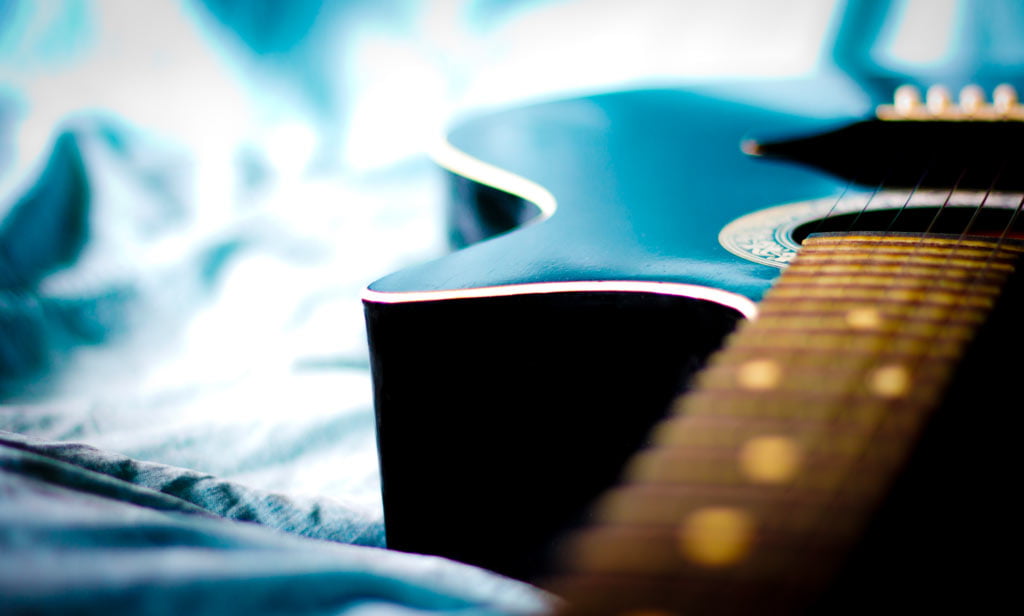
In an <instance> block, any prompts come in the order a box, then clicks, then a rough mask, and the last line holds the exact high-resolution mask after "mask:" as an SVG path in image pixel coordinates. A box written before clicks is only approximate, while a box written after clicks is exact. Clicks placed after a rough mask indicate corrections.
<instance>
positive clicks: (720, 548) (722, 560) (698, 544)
mask: <svg viewBox="0 0 1024 616" xmlns="http://www.w3.org/2000/svg"><path fill="white" fill-rule="evenodd" d="M679 540H680V546H679V547H680V549H681V550H682V553H683V555H684V556H685V557H686V558H687V559H689V560H690V561H692V562H694V563H697V564H699V565H704V566H707V567H722V566H725V565H731V564H733V563H735V562H737V561H740V560H742V559H743V558H744V557H746V555H747V554H748V553H749V552H750V548H751V547H752V546H753V543H754V518H753V516H751V515H750V514H749V513H747V512H746V511H744V510H742V509H737V508H735V507H704V508H702V509H698V510H696V511H694V512H693V513H691V514H690V515H688V516H687V517H686V519H685V520H683V523H682V525H681V526H680V529H679Z"/></svg>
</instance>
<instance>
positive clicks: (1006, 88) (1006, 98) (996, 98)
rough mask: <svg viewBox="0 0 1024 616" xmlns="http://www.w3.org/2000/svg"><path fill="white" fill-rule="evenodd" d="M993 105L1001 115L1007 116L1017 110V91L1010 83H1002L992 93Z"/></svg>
mask: <svg viewBox="0 0 1024 616" xmlns="http://www.w3.org/2000/svg"><path fill="white" fill-rule="evenodd" d="M992 105H993V106H994V107H995V108H996V112H997V113H999V114H1000V115H1007V114H1009V113H1011V112H1013V111H1015V110H1016V107H1017V90H1016V89H1015V88H1014V87H1013V86H1011V85H1010V84H1008V83H1001V84H999V85H998V86H996V89H995V90H993V91H992Z"/></svg>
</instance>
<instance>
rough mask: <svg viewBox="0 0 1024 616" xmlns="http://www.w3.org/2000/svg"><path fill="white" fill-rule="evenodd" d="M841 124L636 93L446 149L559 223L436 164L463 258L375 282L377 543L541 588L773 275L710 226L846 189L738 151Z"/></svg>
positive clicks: (547, 109)
mask: <svg viewBox="0 0 1024 616" xmlns="http://www.w3.org/2000/svg"><path fill="white" fill-rule="evenodd" d="M824 91H825V92H828V90H824ZM864 104H865V103H864V101H863V100H860V101H854V102H853V103H851V107H853V108H854V110H852V111H851V117H852V115H853V114H855V113H856V109H857V108H858V106H859V107H863V106H864ZM842 119H843V118H839V119H838V120H842ZM836 121H837V118H831V119H828V120H807V119H803V118H800V117H798V116H795V115H789V114H785V113H779V112H771V111H766V110H763V109H759V108H756V107H753V106H749V105H744V104H739V103H734V102H728V101H725V100H722V99H719V98H714V97H711V96H703V95H699V94H693V93H688V92H683V91H674V90H650V91H638V92H629V93H618V94H607V95H599V96H594V97H590V98H582V99H575V100H569V101H561V102H551V103H544V104H538V105H535V106H532V107H527V108H524V109H519V110H511V111H505V112H501V113H497V114H494V115H489V116H486V117H481V118H479V119H477V120H473V121H470V122H468V123H465V124H463V125H462V126H460V127H459V128H458V129H457V130H456V131H455V132H454V133H453V134H452V135H451V138H450V141H451V144H452V147H453V148H454V150H456V151H457V153H464V154H468V155H469V157H471V158H472V159H475V160H476V161H483V162H485V163H489V164H490V165H493V166H495V167H497V168H500V169H503V170H506V171H508V172H511V173H512V174H515V176H518V178H513V180H517V179H521V178H526V179H528V180H531V181H533V182H535V183H536V184H537V185H539V186H542V187H544V189H547V190H549V191H550V195H551V196H552V197H553V200H554V202H555V204H556V205H557V210H556V211H555V212H554V214H553V215H552V216H551V217H550V218H546V219H544V217H543V216H541V215H538V212H537V208H536V207H531V206H529V205H528V204H527V203H526V202H525V200H524V199H523V198H521V197H517V196H514V195H512V194H509V192H506V191H514V190H516V189H517V188H518V185H517V184H516V183H515V181H510V180H509V179H508V176H506V175H501V174H498V175H495V174H490V173H488V172H487V170H485V171H484V172H483V173H481V172H479V171H478V170H477V169H476V168H474V167H473V166H472V165H471V164H465V163H463V161H462V160H461V158H459V157H453V156H449V157H448V160H447V163H446V164H448V165H449V166H450V167H453V168H455V169H454V170H453V171H452V172H451V177H452V180H453V181H452V186H453V196H454V199H453V204H454V205H453V209H452V214H451V215H452V230H453V231H452V233H453V243H454V244H455V245H457V246H459V245H462V246H467V247H465V248H463V249H462V250H459V251H457V252H454V253H452V254H450V255H448V256H446V257H444V258H442V259H440V260H438V261H435V262H433V263H428V264H426V265H422V266H418V267H413V268H411V269H408V270H404V271H402V272H399V273H397V274H394V275H391V276H389V277H387V278H384V279H382V280H380V281H378V282H375V283H374V284H373V285H371V286H370V288H369V291H368V292H367V294H366V297H365V308H366V316H367V324H368V332H369V342H370V348H371V353H372V362H373V375H374V384H375V397H376V411H377V421H378V439H379V445H380V456H381V469H382V477H383V492H384V507H385V518H386V525H387V536H388V544H389V546H390V547H392V548H394V549H400V550H407V551H414V552H424V553H431V554H440V555H443V556H448V557H451V558H456V559H459V560H464V561H467V562H471V563H474V564H479V565H481V566H485V567H488V568H491V569H494V570H497V571H499V572H502V573H505V574H507V575H510V576H513V577H518V578H533V577H536V576H537V575H538V574H540V573H542V572H543V571H544V567H545V564H544V563H546V562H547V561H548V557H549V554H548V552H549V550H550V546H551V545H552V543H553V540H554V538H555V537H556V536H558V535H559V534H560V533H561V532H562V531H564V530H565V529H566V528H569V527H571V526H573V525H574V524H576V523H578V522H579V521H580V518H581V516H582V515H583V512H584V511H585V509H586V507H587V505H589V504H590V503H591V502H592V501H593V499H594V498H595V497H596V496H597V495H598V494H599V493H600V492H601V490H602V489H603V488H605V487H607V486H608V485H610V484H611V483H612V482H613V481H615V480H616V478H617V477H618V476H619V473H620V471H621V468H622V465H623V464H624V462H625V461H626V459H627V457H628V456H629V455H630V454H631V453H632V452H633V451H635V450H636V449H637V448H638V447H640V446H641V445H642V444H643V441H644V439H645V436H646V434H647V431H648V430H649V428H650V426H651V425H652V424H653V423H654V421H656V419H657V418H658V417H660V416H661V415H662V414H663V412H664V409H665V408H666V406H667V405H668V404H669V402H670V401H671V399H672V398H673V396H675V395H676V394H678V393H679V392H680V391H681V390H682V389H683V388H684V387H685V385H686V383H687V379H688V376H689V375H690V374H691V373H692V372H693V371H694V370H696V369H697V368H698V367H699V366H700V365H701V364H702V363H703V360H704V359H705V358H706V357H707V355H708V354H709V353H710V352H711V351H712V350H714V349H715V348H717V346H718V345H719V344H720V342H721V340H722V338H723V337H724V336H725V334H726V333H728V332H729V331H730V330H731V329H732V327H733V325H734V323H735V321H736V319H738V318H742V317H743V316H750V315H752V314H753V312H754V310H755V308H754V304H753V301H755V300H757V299H758V298H759V297H760V295H761V294H762V293H763V291H764V290H765V289H766V288H767V287H768V286H769V285H770V284H771V281H772V280H773V279H774V278H775V276H777V273H778V270H777V269H776V268H773V267H768V266H764V265H758V264H755V263H750V262H747V261H744V260H742V259H740V258H739V257H736V256H734V255H732V254H730V253H728V252H727V251H725V250H724V249H723V248H722V247H721V246H720V245H719V243H718V240H717V235H718V232H719V230H720V229H721V228H722V227H723V226H724V225H725V224H727V223H728V222H729V221H731V220H732V219H734V218H736V217H738V216H740V215H742V214H744V213H746V212H749V211H754V210H758V209H761V208H764V207H767V206H771V205H777V204H780V203H785V202H789V201H795V200H802V199H808V198H814V197H824V196H828V195H833V194H839V192H840V191H841V190H842V188H843V183H842V182H841V181H839V180H836V179H833V178H830V177H827V176H824V175H822V174H818V173H814V172H810V171H807V170H803V169H799V168H797V167H795V166H786V165H781V164H778V163H772V162H764V161H754V160H751V159H749V157H747V156H745V155H744V154H743V153H742V152H741V151H740V149H739V143H740V141H741V140H742V138H744V137H745V136H747V135H748V133H749V131H751V130H752V129H758V128H762V127H765V128H771V129H772V130H781V131H783V132H785V131H787V130H788V131H790V132H793V133H797V134H799V133H801V132H811V131H814V130H820V128H821V127H823V126H829V125H832V124H834V123H835V122H836ZM443 162H444V161H443ZM470 162H473V161H470ZM459 165H465V169H462V168H458V167H459ZM461 173H466V174H470V175H473V176H474V177H473V179H470V178H468V177H465V176H463V175H461ZM503 182H504V183H505V184H506V185H504V186H498V187H496V186H494V185H488V183H491V184H495V185H500V184H502V183H503ZM531 188H532V189H533V190H534V192H535V193H536V187H535V186H534V187H527V189H525V190H523V191H522V192H521V194H522V193H529V190H530V189H531ZM531 194H533V193H531ZM531 194H527V195H526V196H531ZM542 196H543V195H542ZM538 200H540V198H538ZM531 217H532V220H531ZM513 229H514V230H513ZM506 231H510V232H507V233H505V232H506ZM555 283H559V284H562V283H568V284H563V286H557V285H556V284H555ZM648 283H655V284H648ZM666 283H667V284H666ZM723 291H724V292H723Z"/></svg>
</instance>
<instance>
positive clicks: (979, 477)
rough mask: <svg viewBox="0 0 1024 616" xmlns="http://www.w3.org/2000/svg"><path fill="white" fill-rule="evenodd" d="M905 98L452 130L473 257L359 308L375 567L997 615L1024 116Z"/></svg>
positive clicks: (723, 100)
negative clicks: (400, 560)
mask: <svg viewBox="0 0 1024 616" xmlns="http://www.w3.org/2000/svg"><path fill="white" fill-rule="evenodd" d="M890 81H891V80H888V79H881V80H876V81H874V82H872V81H871V80H863V81H862V82H861V84H862V85H863V84H868V86H866V88H867V89H858V88H855V87H853V86H851V85H850V82H848V81H844V80H842V79H839V80H835V81H831V82H828V81H821V82H818V83H817V84H816V87H817V88H818V89H817V90H815V92H816V94H815V95H816V96H818V97H819V105H820V106H821V107H822V108H828V109H832V110H835V111H834V112H832V113H830V114H829V115H828V116H827V117H811V116H805V115H799V114H795V113H793V112H791V111H788V110H785V109H782V110H780V109H778V108H771V107H763V106H757V105H753V104H749V103H746V102H743V101H740V100H736V99H735V98H729V97H726V96H723V95H721V94H716V93H710V92H700V91H679V90H670V89H665V90H644V91H630V92H619V93H609V94H601V95H595V96H590V97H584V98H577V99H571V100H562V101H552V102H544V103H539V104H536V105H532V106H529V107H525V108H519V109H512V110H506V111H502V112H498V113H493V114H489V115H486V116H481V117H478V118H475V119H471V120H468V121H466V122H464V123H463V124H461V125H460V126H459V127H457V128H456V129H455V130H454V131H453V132H452V133H451V134H450V136H449V141H448V144H447V146H446V147H445V148H444V149H443V151H442V152H441V154H440V155H439V157H438V160H439V162H440V163H441V164H442V166H444V167H445V168H446V169H448V170H449V173H450V177H451V186H452V195H453V203H452V209H451V220H450V228H451V230H452V241H453V244H455V245H456V246H458V247H459V248H460V249H459V250H457V251H456V252H453V253H452V254H450V255H448V256H446V257H443V258H441V259H439V260H437V261H434V262H432V263H427V264H423V265H420V266H415V267H412V268H410V269H407V270H404V271H401V272H398V273H395V274H393V275H391V276H388V277H386V278H384V279H381V280H379V281H377V282H375V283H373V284H372V285H370V287H369V288H368V290H367V291H366V293H365V295H364V305H365V311H366V318H367V329H368V337H369V343H370V349H371V361H372V369H373V377H374V387H375V400H376V416H377V430H378V443H379V451H380V462H381V473H382V481H383V498H384V507H385V519H386V525H387V536H388V544H389V547H392V548H395V549H400V550H407V551H416V552H424V553H431V554H440V555H443V556H447V557H451V558H455V559H459V560H463V561H466V562H470V563H474V564H478V565H481V566H484V567H488V568H491V569H494V570H496V571H499V572H501V573H505V574H507V575H510V576H513V577H518V578H523V579H535V580H536V579H539V580H543V582H542V584H543V585H545V586H547V587H549V588H551V589H553V590H555V591H556V592H558V593H559V594H561V595H563V596H565V597H566V598H567V599H568V607H567V608H566V609H567V610H568V611H569V612H570V613H608V614H612V613H624V612H638V613H686V612H689V613H694V612H697V613H700V612H711V613H747V612H750V611H754V610H757V611H766V612H782V613H788V612H793V611H803V610H817V611H823V612H835V611H851V612H852V611H862V610H865V609H873V610H876V609H878V607H879V606H880V605H884V606H885V607H886V608H891V609H896V608H922V607H949V606H950V605H953V604H955V603H956V602H958V601H962V602H964V604H963V605H964V606H968V605H974V602H975V601H979V602H981V603H982V604H984V602H985V601H986V600H988V599H991V598H992V595H991V593H992V591H993V589H999V588H1002V589H1005V588H1012V585H1008V584H1006V580H1005V578H1006V576H1007V571H1008V570H1007V569H1006V568H1004V567H1002V566H1001V561H1002V560H1003V558H1004V557H1006V556H1011V557H1013V556H1015V547H1014V546H1018V547H1019V542H1017V541H1016V539H1013V540H1012V541H1011V538H1012V537H1013V536H1014V535H1019V526H1018V522H1017V521H1016V520H1015V519H1014V517H1013V516H1012V515H1011V512H1012V509H1011V508H1010V505H1009V502H1010V497H1011V495H1010V494H1008V492H1009V491H1010V488H1009V486H1011V485H1013V483H1012V482H1013V477H1014V475H1013V474H1012V471H1011V469H1013V468H1014V467H1015V466H1017V467H1019V462H1017V461H1016V460H1015V459H1014V458H1015V456H1014V454H1013V452H1014V450H1015V449H1016V447H1017V444H1016V440H1017V436H1016V435H1017V434H1019V433H1018V432H1016V431H1014V430H1013V429H1012V427H1011V424H1013V425H1015V422H1016V421H1017V420H1016V413H1014V410H1015V409H1016V408H1017V406H1019V404H1018V403H1017V402H1015V400H1014V397H1013V394H1015V393H1016V392H1015V391H1014V387H1013V384H1014V377H1015V367H1014V365H1013V362H1012V361H1008V360H1006V359H1004V357H1003V356H1002V355H1001V353H1003V352H1005V350H1006V349H1015V348H1018V347H1017V344H1018V343H1019V342H1021V339H1022V333H1024V331H1022V328H1021V327H1020V326H1019V323H1017V322H1016V321H1018V319H1017V318H1016V315H1017V314H1019V313H1020V312H1019V309H1020V307H1021V298H1020V294H1019V291H1018V287H1019V285H1018V284H1017V277H1018V276H1017V274H1016V271H1017V263H1018V256H1019V254H1020V253H1021V252H1022V247H1021V245H1020V243H1019V239H1020V229H1021V227H1022V226H1024V219H1022V217H1021V216H1020V213H1021V209H1022V204H1024V195H1022V194H1021V192H1020V191H1021V190H1022V189H1024V181H1022V179H1024V175H1022V173H1021V170H1022V169H1024V157H1022V155H1021V154H1020V153H1018V151H1017V150H1018V148H1017V147H1016V145H1015V144H1016V143H1018V141H1017V140H1016V136H1017V135H1018V134H1019V133H1020V131H1021V124H1019V120H1020V118H1021V117H1024V114H1022V112H1021V109H1020V106H1019V105H1018V104H1017V102H1016V99H1015V95H1014V91H1013V90H1012V89H1011V88H1010V87H1008V86H1001V87H999V88H998V89H993V88H994V86H995V83H993V82H988V81H986V79H982V80H981V81H982V83H983V84H984V85H985V86H986V90H979V89H977V88H974V87H968V88H966V89H964V90H963V92H962V94H961V97H960V98H959V100H953V98H952V97H951V95H949V94H948V93H947V91H946V90H943V89H941V88H932V89H930V90H928V94H927V96H926V98H927V101H925V102H922V101H919V100H918V99H917V98H916V97H915V95H914V91H913V90H909V89H904V90H900V91H899V93H898V95H897V96H896V99H895V100H894V101H892V100H883V98H882V96H881V95H879V94H878V93H877V90H878V89H881V90H888V94H887V98H888V97H891V96H892V91H891V89H889V87H890V86H891V83H890ZM879 84H880V85H879ZM954 85H959V84H954ZM778 88H780V86H779V85H777V84H773V85H766V86H764V91H763V92H757V91H756V88H755V91H754V92H753V94H752V95H751V96H752V99H757V98H758V97H759V96H760V95H761V94H764V95H765V96H764V98H767V97H768V95H770V94H774V93H775V92H777V90H778ZM806 91H807V90H803V92H806ZM989 93H991V94H989ZM759 130H760V131H763V134H764V135H770V136H767V137H758V136H757V131H759ZM666 409H668V411H666ZM623 468H626V470H625V471H623ZM570 529H581V530H575V531H571V532H570ZM567 533H568V534H567ZM560 537H568V538H566V539H558V538H560ZM1009 571H1012V570H1009ZM975 607H977V606H975Z"/></svg>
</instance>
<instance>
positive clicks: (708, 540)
mask: <svg viewBox="0 0 1024 616" xmlns="http://www.w3.org/2000/svg"><path fill="white" fill-rule="evenodd" d="M1021 252H1022V249H1021V247H1020V246H1018V245H1016V244H1006V243H1003V244H1001V243H1000V242H999V241H998V240H997V239H995V238H993V239H991V240H989V239H986V238H970V239H957V238H942V237H929V238H920V237H913V236H904V235H883V234H879V235H869V234H853V235H850V236H846V237H844V236H842V235H840V234H829V235H823V236H812V237H810V238H808V239H807V240H806V241H805V242H804V246H803V248H802V250H801V252H800V253H799V255H798V256H797V258H796V259H795V260H794V262H793V263H792V264H791V265H790V267H789V268H788V269H787V270H786V271H785V272H784V273H783V275H782V276H781V277H780V279H779V281H778V283H777V284H776V285H775V287H774V288H773V289H772V290H771V291H769V293H768V294H767V295H766V297H765V299H764V301H763V302H762V307H761V318H760V319H758V320H754V321H751V322H747V323H744V324H743V325H741V327H740V328H739V329H738V330H737V332H735V333H734V334H732V335H731V336H730V337H729V338H728V340H727V341H726V344H725V345H724V347H723V349H722V350H721V351H719V352H718V353H716V354H715V355H714V356H713V357H712V358H711V360H710V361H709V364H708V366H707V368H706V369H705V370H704V371H702V372H701V373H700V374H699V375H698V376H697V377H696V378H695V379H694V382H693V385H692V391H691V392H689V393H688V394H686V395H684V396H682V397H680V398H679V399H678V400H676V401H675V402H674V403H673V404H672V407H671V409H670V410H669V413H668V414H667V416H666V418H665V419H664V420H662V422H661V423H660V424H659V425H658V426H656V427H655V429H654V430H653V431H652V433H651V438H650V442H651V444H650V446H649V447H648V448H647V449H645V450H644V451H641V452H640V453H638V454H637V455H636V456H634V458H633V460H632V461H631V463H630V464H629V466H628V468H627V470H626V473H625V479H624V481H623V483H622V484H621V485H620V486H618V487H616V488H613V489H612V490H610V491H609V492H608V493H607V494H605V495H604V497H602V499H601V500H600V502H599V503H598V504H597V506H596V507H595V509H594V511H593V516H592V519H593V523H592V524H591V526H589V527H588V528H586V529H584V530H582V531H579V532H578V533H576V534H575V535H573V536H572V537H571V538H570V539H569V540H567V542H566V544H565V545H564V549H563V557H564V558H563V564H564V566H563V569H562V570H561V572H560V573H559V574H558V575H557V576H556V577H555V578H553V579H552V580H551V581H550V584H549V587H550V588H552V589H553V590H554V591H555V592H558V593H560V594H562V595H563V596H565V597H566V598H567V599H568V601H569V603H568V607H566V609H565V610H564V611H565V612H566V613H568V614H634V615H639V614H658V615H660V616H665V615H668V614H686V613H693V612H700V611H702V610H703V609H705V608H707V607H708V606H710V605H714V606H715V613H746V612H747V611H750V610H751V609H754V608H755V607H756V609H757V610H758V611H769V612H772V611H790V610H793V609H799V608H801V607H804V606H807V605H808V604H809V602H811V601H812V600H813V599H814V597H815V596H816V595H817V594H818V593H820V592H822V591H823V589H824V588H825V586H826V585H827V584H828V581H829V579H830V578H831V576H832V575H833V573H834V572H835V571H836V570H837V569H838V567H840V565H841V564H842V562H843V559H844V556H845V555H846V554H848V553H849V552H850V550H851V549H853V547H854V546H855V544H856V542H857V538H858V537H859V535H860V533H861V531H862V530H863V528H864V527H865V525H866V524H867V523H868V521H869V520H870V519H871V515H872V512H873V511H875V510H876V509H877V507H878V506H879V504H880V503H881V502H882V501H883V500H884V498H885V495H886V493H887V491H888V489H889V487H890V486H891V484H892V482H893V480H894V478H895V477H896V476H897V475H898V474H899V472H900V469H901V468H902V465H903V464H904V463H905V461H906V460H907V458H908V456H909V455H910V453H911V450H912V447H913V444H914V443H915V442H916V439H917V436H918V435H919V434H920V433H921V431H922V429H923V427H924V426H925V425H926V423H927V421H928V417H929V415H930V413H931V411H932V410H933V409H934V408H935V407H936V406H937V405H938V403H939V402H940V401H941V399H942V394H943V391H944V390H945V388H946V386H947V384H948V383H949V381H950V380H951V378H952V376H953V373H954V370H955V368H956V364H957V362H958V360H959V359H960V358H961V357H962V356H963V353H964V351H965V348H966V347H967V345H968V344H969V343H970V341H971V340H972V339H973V338H974V336H975V335H976V332H977V329H978V327H979V326H980V325H981V324H982V323H983V322H984V320H985V318H986V316H987V314H988V313H989V311H990V310H991V308H992V306H993V305H994V303H995V302H996V300H997V299H998V296H999V294H1000V293H1001V290H1002V288H1003V287H1004V286H1005V283H1006V281H1007V279H1008V277H1009V275H1010V274H1011V273H1012V272H1013V268H1014V266H1015V263H1016V259H1017V258H1018V255H1019V254H1020V253H1021ZM737 600H741V602H740V603H737Z"/></svg>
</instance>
